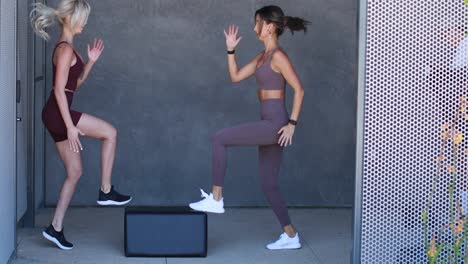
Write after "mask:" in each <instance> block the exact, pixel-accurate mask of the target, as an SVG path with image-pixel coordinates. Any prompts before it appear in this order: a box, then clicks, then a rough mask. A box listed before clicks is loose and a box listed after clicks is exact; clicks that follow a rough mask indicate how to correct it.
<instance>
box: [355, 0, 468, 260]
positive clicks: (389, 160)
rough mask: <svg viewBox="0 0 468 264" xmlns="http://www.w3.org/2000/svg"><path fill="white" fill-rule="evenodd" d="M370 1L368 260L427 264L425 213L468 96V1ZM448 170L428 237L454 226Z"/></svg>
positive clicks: (461, 175)
mask: <svg viewBox="0 0 468 264" xmlns="http://www.w3.org/2000/svg"><path fill="white" fill-rule="evenodd" d="M366 2H367V7H366V12H365V15H366V21H367V24H366V28H365V30H366V31H365V41H366V43H365V44H366V45H365V46H366V47H365V70H364V71H365V84H364V87H365V91H364V117H363V118H364V123H363V133H364V140H363V149H362V150H363V152H362V192H361V195H362V196H361V197H362V204H361V206H362V218H361V220H362V222H361V228H362V230H361V234H360V235H361V237H360V260H361V263H427V256H426V249H425V247H424V240H423V237H424V236H423V221H422V211H423V209H424V208H425V207H426V203H427V199H428V196H429V193H430V192H431V188H432V184H433V182H434V177H435V176H436V168H437V166H436V162H435V158H436V157H437V156H438V155H439V154H440V153H439V152H440V148H441V142H442V137H441V132H442V126H443V124H449V122H450V121H451V120H452V119H453V117H454V115H455V113H456V111H457V107H458V103H459V99H460V98H461V97H462V96H467V95H468V92H467V88H468V85H467V84H468V82H467V79H468V70H466V69H468V59H467V57H468V36H467V35H466V31H467V27H466V26H467V22H468V21H467V19H468V9H467V8H466V6H465V4H464V2H463V0H447V1H427V0H411V1H408V0H392V1H382V0H380V1H377V0H371V1H366ZM361 15H362V14H361ZM461 120H462V121H461V122H459V123H458V125H457V126H456V129H457V130H458V131H459V132H460V133H462V134H463V135H464V136H465V138H467V139H468V133H467V132H468V129H467V125H468V121H467V120H465V119H463V118H461ZM467 146H468V145H467V144H466V139H464V140H463V141H462V143H461V145H460V150H459V154H458V171H457V178H456V188H455V192H454V194H455V196H454V197H455V198H458V193H459V191H460V190H461V189H462V188H465V189H466V188H468V186H467V185H466V182H467V181H466V178H467V173H468V171H467V155H466V154H464V153H463V150H465V149H467ZM451 151H452V149H451V141H449V142H448V145H447V147H446V148H445V151H444V156H445V158H446V159H445V160H444V161H442V162H443V164H445V165H446V166H451V165H453V164H452V163H453V159H452V158H451V157H452V155H451ZM445 165H444V166H445ZM448 168H449V167H443V168H442V170H441V174H440V179H439V181H438V183H437V184H436V187H435V192H434V197H433V205H432V207H431V210H430V211H429V214H428V219H429V223H430V224H429V228H428V236H432V234H435V233H436V232H437V231H438V230H439V229H440V228H441V227H442V226H443V225H444V224H447V223H449V222H450V218H449V195H448V191H447V188H448V185H449V182H450V180H451V177H452V174H451V173H450V172H449V170H448ZM447 234H450V232H447ZM437 239H438V241H447V240H448V239H449V236H447V235H444V236H441V237H438V238H437ZM444 254H445V255H446V253H442V255H444Z"/></svg>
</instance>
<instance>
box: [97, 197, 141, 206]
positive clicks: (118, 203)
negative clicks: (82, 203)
mask: <svg viewBox="0 0 468 264" xmlns="http://www.w3.org/2000/svg"><path fill="white" fill-rule="evenodd" d="M131 200H132V198H130V199H128V200H127V201H123V202H116V201H111V200H107V201H96V202H97V204H99V205H115V206H119V205H125V204H128V203H129V202H130V201H131Z"/></svg>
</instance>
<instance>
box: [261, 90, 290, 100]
mask: <svg viewBox="0 0 468 264" xmlns="http://www.w3.org/2000/svg"><path fill="white" fill-rule="evenodd" d="M257 94H258V99H259V100H260V101H263V100H268V99H283V98H284V90H282V89H281V90H267V89H258V90H257Z"/></svg>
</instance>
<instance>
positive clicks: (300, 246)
mask: <svg viewBox="0 0 468 264" xmlns="http://www.w3.org/2000/svg"><path fill="white" fill-rule="evenodd" d="M266 248H267V249H269V250H282V249H301V248H302V245H301V244H299V245H292V246H286V247H282V248H268V247H266Z"/></svg>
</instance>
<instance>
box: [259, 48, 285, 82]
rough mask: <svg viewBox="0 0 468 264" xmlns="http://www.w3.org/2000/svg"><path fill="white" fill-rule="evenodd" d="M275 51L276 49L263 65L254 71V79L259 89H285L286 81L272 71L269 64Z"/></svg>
mask: <svg viewBox="0 0 468 264" xmlns="http://www.w3.org/2000/svg"><path fill="white" fill-rule="evenodd" d="M277 50H278V48H276V49H274V50H273V51H272V52H271V55H270V57H269V58H268V59H267V60H266V61H265V62H264V63H263V65H262V66H260V67H257V69H256V70H255V78H256V79H257V84H258V88H259V89H264V90H282V89H283V90H284V88H285V87H286V80H285V79H284V77H283V75H281V74H280V73H277V72H275V71H273V69H272V68H271V64H270V63H271V58H272V57H273V54H274V53H275V52H276V51H277ZM264 53H265V52H264Z"/></svg>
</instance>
